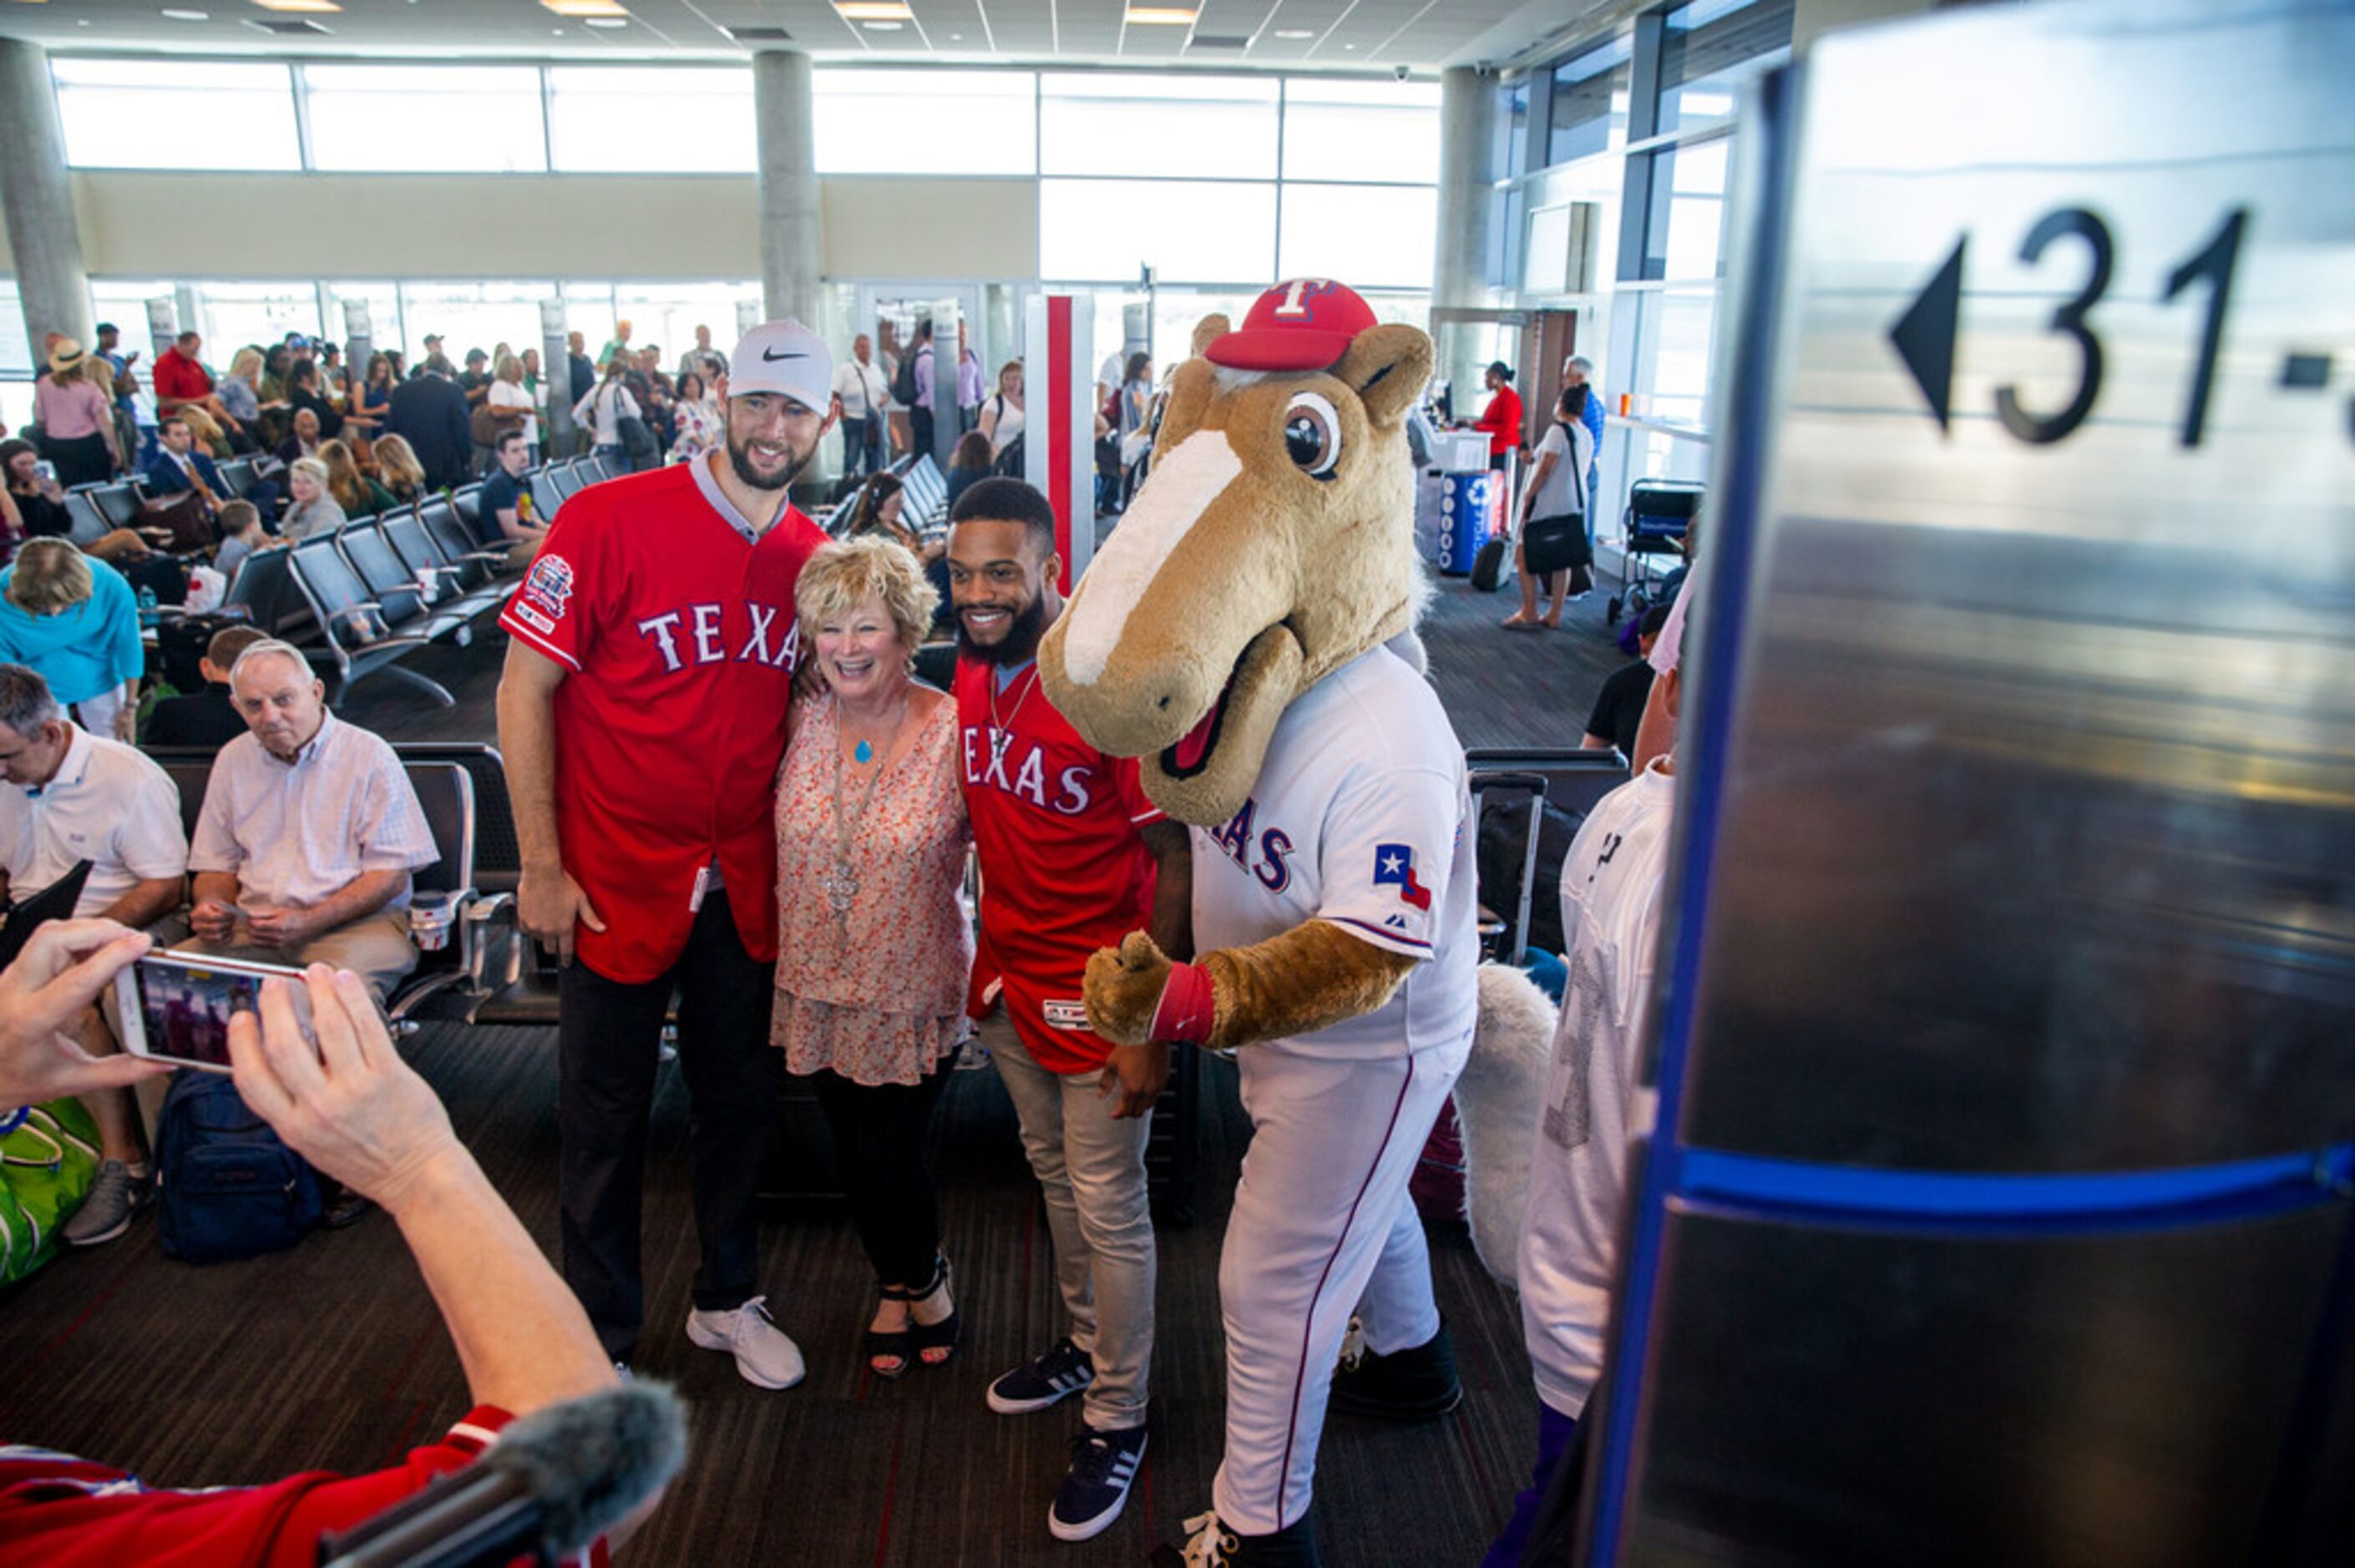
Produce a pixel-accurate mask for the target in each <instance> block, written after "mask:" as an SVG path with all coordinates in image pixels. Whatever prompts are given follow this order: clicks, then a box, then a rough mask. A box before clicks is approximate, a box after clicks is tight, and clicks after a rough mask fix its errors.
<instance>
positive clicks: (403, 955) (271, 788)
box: [181, 641, 439, 999]
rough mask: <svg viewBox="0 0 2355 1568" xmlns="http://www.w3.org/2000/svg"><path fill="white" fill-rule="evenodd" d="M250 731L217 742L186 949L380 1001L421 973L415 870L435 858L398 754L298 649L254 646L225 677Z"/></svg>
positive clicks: (191, 858)
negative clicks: (348, 708)
mask: <svg viewBox="0 0 2355 1568" xmlns="http://www.w3.org/2000/svg"><path fill="white" fill-rule="evenodd" d="M229 697H230V700H231V701H232V702H234V703H235V704H236V705H237V711H238V712H239V714H240V715H242V716H243V717H244V719H245V723H246V728H247V730H248V732H249V733H247V734H245V735H243V736H239V737H238V738H237V739H235V740H232V741H230V742H229V744H228V745H227V746H225V747H221V753H220V756H219V757H218V758H216V759H215V760H214V763H213V772H212V779H211V780H210V782H209V783H208V784H207V786H206V788H205V804H204V810H203V811H202V812H201V813H200V814H199V815H198V816H197V834H196V841H195V842H194V843H193V844H192V845H191V846H190V853H189V855H188V869H189V870H191V871H193V872H194V873H195V874H196V885H195V887H194V889H193V890H192V891H193V896H194V898H195V901H196V903H195V907H194V908H193V909H192V910H190V912H189V915H188V926H189V928H190V929H191V930H192V931H194V932H195V933H196V939H195V940H193V941H191V942H189V943H187V944H186V945H185V946H184V947H183V948H182V949H181V950H182V951H186V952H199V953H206V954H209V955H211V956H213V957H215V958H239V959H254V960H258V961H261V962H263V963H277V964H312V963H319V964H327V965H331V966H332V967H334V968H336V969H349V970H351V971H352V972H353V973H354V974H357V975H358V976H360V977H361V978H362V979H364V980H367V981H368V984H369V985H370V986H371V987H372V988H374V990H375V991H376V992H377V995H378V998H379V999H381V998H382V997H383V996H384V995H385V993H386V992H388V991H389V990H390V989H391V988H392V987H393V986H394V985H395V984H397V983H399V981H400V977H401V976H403V975H405V974H407V973H408V972H409V971H410V969H415V968H416V967H417V949H416V948H415V947H414V946H412V945H411V944H410V939H409V919H408V913H407V912H408V909H409V874H410V872H412V871H414V870H416V869H417V868H418V867H420V866H426V865H432V863H434V861H435V860H436V859H438V858H439V857H438V856H437V855H436V854H435V853H434V850H433V835H432V831H431V830H430V829H429V828H428V827H427V826H426V822H425V813H424V811H423V810H421V808H420V807H419V805H418V803H417V792H416V791H415V790H414V789H410V784H409V774H408V773H407V771H406V770H405V769H403V768H402V767H401V765H400V758H397V757H395V756H394V755H393V751H392V747H389V746H387V745H386V744H385V743H384V741H383V740H382V739H381V738H380V737H378V736H375V735H372V734H370V733H369V732H368V731H367V730H364V729H361V728H359V727H358V726H354V725H348V724H346V723H344V722H343V721H342V720H341V719H338V718H337V717H336V715H333V714H331V713H329V712H328V711H327V706H326V702H325V698H326V687H325V685H324V684H323V683H321V682H320V681H319V680H318V678H317V677H316V676H314V675H313V674H312V673H311V666H310V664H309V663H308V662H306V661H305V660H304V657H303V654H302V651H301V650H300V649H297V648H294V647H292V646H290V645H288V644H287V643H284V642H278V641H265V642H257V643H255V644H253V645H252V646H251V647H250V648H248V649H247V650H246V651H245V652H242V653H240V654H239V655H238V658H237V662H236V664H234V665H233V666H231V668H230V670H229Z"/></svg>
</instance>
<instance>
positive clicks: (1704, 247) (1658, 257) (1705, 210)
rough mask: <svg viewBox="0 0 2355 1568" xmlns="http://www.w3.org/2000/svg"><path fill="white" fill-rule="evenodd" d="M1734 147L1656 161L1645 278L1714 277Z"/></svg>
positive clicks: (1723, 144)
mask: <svg viewBox="0 0 2355 1568" xmlns="http://www.w3.org/2000/svg"><path fill="white" fill-rule="evenodd" d="M1732 146H1733V143H1732V141H1731V140H1730V139H1728V138H1725V137H1719V138H1717V139H1716V140H1714V141H1709V142H1703V143H1700V145H1698V146H1684V147H1672V148H1668V149H1666V150H1665V151H1662V152H1660V153H1658V154H1655V155H1654V157H1653V159H1652V195H1651V217H1652V221H1651V227H1650V228H1649V229H1648V230H1647V232H1646V245H1645V249H1644V276H1645V277H1646V278H1647V279H1661V278H1665V279H1689V278H1715V277H1717V276H1719V275H1720V273H1721V270H1722V269H1723V266H1724V259H1725V175H1726V164H1727V157H1728V154H1730V153H1731V152H1732Z"/></svg>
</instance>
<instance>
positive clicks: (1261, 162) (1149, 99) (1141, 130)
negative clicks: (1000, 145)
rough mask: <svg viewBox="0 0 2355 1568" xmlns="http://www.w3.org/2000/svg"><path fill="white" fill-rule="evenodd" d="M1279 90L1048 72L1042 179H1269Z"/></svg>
mask: <svg viewBox="0 0 2355 1568" xmlns="http://www.w3.org/2000/svg"><path fill="white" fill-rule="evenodd" d="M1281 91H1282V84H1281V83H1280V82H1278V81H1277V80H1276V79H1274V78H1273V77H1234V76H1200V77H1195V76H1179V75H1176V74H1173V73H1161V72H1155V73H1152V74H1150V75H1147V74H1144V73H1124V72H1120V71H1049V72H1047V73H1046V74H1044V75H1043V76H1041V77H1040V78H1039V173H1041V174H1045V175H1125V176H1129V177H1135V176H1140V175H1161V176H1168V177H1173V178H1186V177H1196V176H1216V177H1220V178H1224V179H1273V178H1274V177H1275V164H1276V122H1277V114H1276V104H1277V100H1278V96H1279V94H1280V93H1281Z"/></svg>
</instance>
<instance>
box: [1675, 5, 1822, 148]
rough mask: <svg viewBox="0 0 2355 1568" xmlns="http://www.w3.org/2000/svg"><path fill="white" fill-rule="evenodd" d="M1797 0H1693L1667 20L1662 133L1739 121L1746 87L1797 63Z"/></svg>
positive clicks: (1700, 128)
mask: <svg viewBox="0 0 2355 1568" xmlns="http://www.w3.org/2000/svg"><path fill="white" fill-rule="evenodd" d="M1792 8H1793V0H1691V3H1690V4H1689V5H1679V6H1678V7H1677V8H1676V9H1675V10H1673V11H1670V12H1669V13H1668V15H1667V16H1665V17H1664V18H1662V33H1661V38H1660V99H1659V121H1658V124H1657V131H1658V132H1659V133H1661V134H1664V135H1665V134H1666V133H1668V132H1672V131H1700V130H1705V129H1707V128H1708V127H1710V126H1712V125H1722V124H1724V123H1725V122H1728V121H1730V120H1732V118H1733V107H1734V101H1735V99H1736V98H1737V96H1738V95H1739V90H1740V88H1741V85H1742V82H1744V81H1745V80H1747V79H1750V78H1751V77H1753V76H1756V75H1757V74H1758V73H1759V72H1760V71H1763V70H1765V69H1768V68H1770V67H1773V66H1777V65H1781V64H1782V63H1783V62H1784V61H1785V60H1787V59H1789V58H1791V13H1792Z"/></svg>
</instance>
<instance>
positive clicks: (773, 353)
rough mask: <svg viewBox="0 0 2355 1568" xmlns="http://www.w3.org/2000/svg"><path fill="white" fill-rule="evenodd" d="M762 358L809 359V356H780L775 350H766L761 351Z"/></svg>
mask: <svg viewBox="0 0 2355 1568" xmlns="http://www.w3.org/2000/svg"><path fill="white" fill-rule="evenodd" d="M761 357H762V359H766V360H779V359H807V358H808V357H809V355H806V354H779V353H778V352H777V351H776V350H775V349H773V348H764V349H762V351H761Z"/></svg>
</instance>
